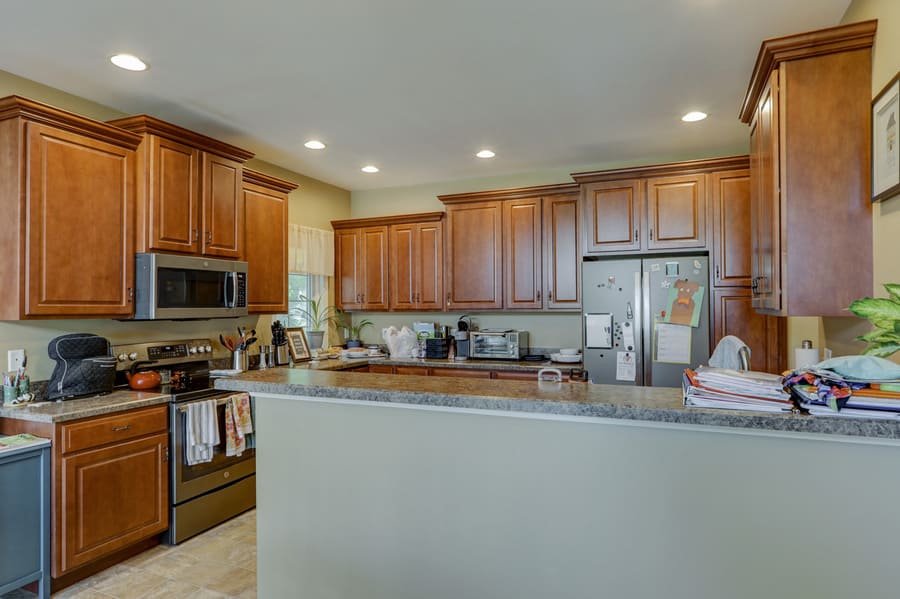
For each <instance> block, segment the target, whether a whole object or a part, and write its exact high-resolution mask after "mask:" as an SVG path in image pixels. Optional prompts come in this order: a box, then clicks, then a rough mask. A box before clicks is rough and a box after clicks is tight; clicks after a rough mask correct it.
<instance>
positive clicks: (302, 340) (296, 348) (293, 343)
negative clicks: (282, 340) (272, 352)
mask: <svg viewBox="0 0 900 599" xmlns="http://www.w3.org/2000/svg"><path fill="white" fill-rule="evenodd" d="M284 333H285V335H286V336H287V342H288V349H290V351H291V360H293V361H294V362H306V361H308V360H310V359H312V356H311V355H310V353H309V343H307V342H306V333H305V332H304V331H303V327H296V328H290V329H285V330H284Z"/></svg>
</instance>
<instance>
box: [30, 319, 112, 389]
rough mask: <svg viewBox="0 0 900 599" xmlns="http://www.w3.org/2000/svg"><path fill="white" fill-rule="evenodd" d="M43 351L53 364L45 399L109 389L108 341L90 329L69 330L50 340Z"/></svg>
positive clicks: (109, 362) (109, 356) (109, 357)
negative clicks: (76, 331) (71, 331)
mask: <svg viewBox="0 0 900 599" xmlns="http://www.w3.org/2000/svg"><path fill="white" fill-rule="evenodd" d="M47 354H48V355H49V356H50V357H51V358H52V359H54V360H56V367H55V368H54V369H53V375H52V376H51V377H50V382H49V384H48V385H47V395H48V397H49V399H51V400H56V399H71V398H73V397H81V396H84V395H99V394H101V393H109V392H111V391H112V389H113V384H114V383H115V380H116V358H115V356H113V355H111V354H112V352H111V351H110V345H109V341H107V340H106V338H105V337H100V336H99V335H92V334H91V333H71V334H69V335H61V336H59V337H55V338H54V339H51V340H50V343H49V344H48V345H47Z"/></svg>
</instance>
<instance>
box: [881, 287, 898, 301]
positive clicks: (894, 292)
mask: <svg viewBox="0 0 900 599" xmlns="http://www.w3.org/2000/svg"><path fill="white" fill-rule="evenodd" d="M884 288H885V289H886V290H887V292H888V293H890V294H891V297H893V298H894V299H895V300H898V301H900V284H898V283H885V284H884Z"/></svg>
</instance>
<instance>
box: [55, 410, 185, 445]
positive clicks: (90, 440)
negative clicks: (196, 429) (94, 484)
mask: <svg viewBox="0 0 900 599" xmlns="http://www.w3.org/2000/svg"><path fill="white" fill-rule="evenodd" d="M168 428H169V418H168V406H166V405H163V406H156V407H153V408H149V409H141V410H129V411H127V412H119V413H117V414H111V415H109V416H100V417H97V418H89V419H86V420H79V421H76V422H73V423H71V424H63V425H61V429H62V430H61V433H62V434H61V439H62V453H70V452H73V451H79V450H82V449H87V448H88V447H99V446H101V445H106V444H107V443H117V442H119V441H125V440H127V439H134V438H136V437H142V436H144V435H149V434H151V433H157V432H164V431H167V430H168Z"/></svg>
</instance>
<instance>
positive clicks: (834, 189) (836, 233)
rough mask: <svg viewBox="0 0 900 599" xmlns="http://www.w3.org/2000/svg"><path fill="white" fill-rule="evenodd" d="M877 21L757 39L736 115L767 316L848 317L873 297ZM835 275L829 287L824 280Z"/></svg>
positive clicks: (758, 283) (758, 293)
mask: <svg viewBox="0 0 900 599" xmlns="http://www.w3.org/2000/svg"><path fill="white" fill-rule="evenodd" d="M876 27H877V21H863V22H860V23H852V24H849V25H842V26H839V27H831V28H828V29H822V30H818V31H811V32H805V33H801V34H797V35H792V36H787V37H781V38H776V39H771V40H766V41H764V42H763V43H762V46H761V47H760V51H759V55H758V57H757V60H756V65H755V67H754V70H753V74H752V75H751V78H750V85H749V88H748V91H747V95H746V97H745V98H744V103H743V105H742V108H741V120H742V121H743V122H745V123H747V124H749V125H750V145H751V161H750V171H751V185H750V188H751V213H752V214H751V220H752V227H753V234H752V237H751V241H752V247H753V250H752V251H753V254H754V257H753V260H752V261H751V264H752V267H753V278H752V280H751V283H752V285H753V287H754V292H755V295H754V297H753V305H754V306H755V307H756V308H757V309H759V310H761V311H764V312H765V313H766V314H772V315H782V316H846V314H847V311H846V308H847V306H848V305H849V304H850V302H852V301H853V300H854V299H857V298H859V297H862V296H865V295H871V294H872V206H871V201H870V196H871V187H870V174H871V161H870V151H871V150H870V142H871V136H870V133H871V122H870V120H871V93H872V91H871V90H872V43H873V41H874V37H875V30H876ZM835 273H840V281H839V283H838V284H830V285H829V284H827V283H828V282H833V281H834V280H835V276H834V275H835ZM821 282H825V283H823V284H817V283H821ZM823 285H826V286H827V291H823Z"/></svg>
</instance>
